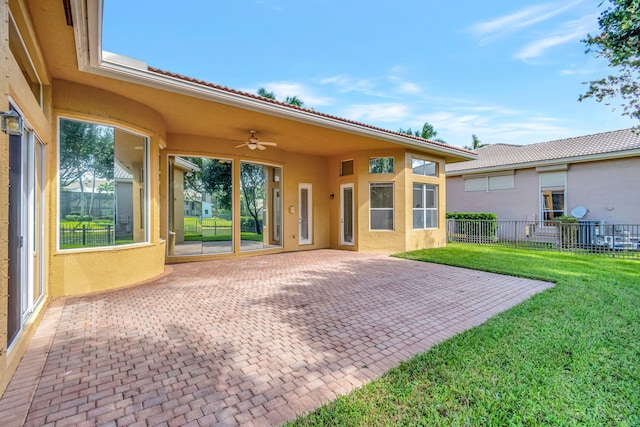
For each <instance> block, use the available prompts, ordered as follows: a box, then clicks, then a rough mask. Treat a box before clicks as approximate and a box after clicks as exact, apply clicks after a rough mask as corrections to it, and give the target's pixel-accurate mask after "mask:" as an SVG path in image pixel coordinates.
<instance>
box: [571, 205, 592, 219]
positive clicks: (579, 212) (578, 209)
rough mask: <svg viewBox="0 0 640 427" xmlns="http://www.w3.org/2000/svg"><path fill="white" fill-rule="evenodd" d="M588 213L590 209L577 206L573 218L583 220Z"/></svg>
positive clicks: (572, 213)
mask: <svg viewBox="0 0 640 427" xmlns="http://www.w3.org/2000/svg"><path fill="white" fill-rule="evenodd" d="M588 213H589V209H587V208H585V207H584V206H577V207H575V208H573V210H572V211H571V216H573V217H576V218H578V219H581V218H583V217H584V216H585V215H586V214H588Z"/></svg>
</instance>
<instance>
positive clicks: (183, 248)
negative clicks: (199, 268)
mask: <svg viewBox="0 0 640 427" xmlns="http://www.w3.org/2000/svg"><path fill="white" fill-rule="evenodd" d="M169 180H170V183H169V200H170V201H171V203H170V210H169V239H168V240H169V241H168V251H169V255H173V256H180V255H202V254H216V253H231V252H233V206H232V201H233V184H232V180H233V164H232V162H231V160H226V159H212V158H208V157H186V156H169Z"/></svg>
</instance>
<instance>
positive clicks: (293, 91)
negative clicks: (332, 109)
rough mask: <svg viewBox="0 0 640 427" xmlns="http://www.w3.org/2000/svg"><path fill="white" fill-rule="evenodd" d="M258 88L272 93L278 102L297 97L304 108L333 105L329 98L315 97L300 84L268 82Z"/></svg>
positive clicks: (311, 91)
mask: <svg viewBox="0 0 640 427" xmlns="http://www.w3.org/2000/svg"><path fill="white" fill-rule="evenodd" d="M260 87H264V88H265V89H266V90H267V91H268V92H273V93H274V94H275V95H276V99H278V100H280V101H283V100H284V99H285V98H286V97H287V96H297V97H298V98H300V99H301V100H302V101H303V102H304V106H305V107H309V108H316V107H319V106H325V105H332V104H333V102H332V100H331V98H329V97H326V96H317V95H315V93H314V91H313V90H312V89H310V88H308V87H307V86H305V85H303V84H301V83H293V82H269V83H262V84H260ZM247 92H251V93H255V92H256V91H255V90H248V91H247Z"/></svg>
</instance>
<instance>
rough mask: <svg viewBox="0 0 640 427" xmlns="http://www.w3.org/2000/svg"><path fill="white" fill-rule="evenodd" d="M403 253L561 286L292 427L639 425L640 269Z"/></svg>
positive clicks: (550, 256) (581, 259)
mask: <svg viewBox="0 0 640 427" xmlns="http://www.w3.org/2000/svg"><path fill="white" fill-rule="evenodd" d="M397 256H399V257H402V258H409V259H414V260H419V261H429V262H437V263H442V264H449V265H457V266H462V267H468V268H473V269H477V270H484V271H490V272H496V273H504V274H510V275H515V276H522V277H528V278H533V279H542V280H550V281H553V282H555V283H556V286H555V287H554V288H552V289H550V290H548V291H546V292H543V293H542V294H538V295H535V296H534V297H532V298H531V299H530V300H528V301H525V302H524V303H522V304H520V305H518V306H517V307H514V308H512V309H510V310H508V311H506V312H504V313H502V314H499V315H498V316H496V317H494V318H492V319H490V320H489V321H487V322H486V323H485V324H483V325H481V326H479V327H476V328H473V329H471V330H469V331H467V332H464V333H462V334H459V335H457V336H455V337H453V338H451V339H450V340H448V341H445V342H443V343H441V344H439V345H437V346H435V347H433V348H432V349H431V350H429V351H428V352H426V353H424V354H422V355H419V356H416V357H414V358H413V359H411V360H409V361H407V362H403V363H402V364H401V365H400V366H399V367H398V368H395V369H392V370H391V371H389V372H388V373H387V374H385V375H384V376H383V377H381V378H379V379H378V380H375V381H373V382H371V383H369V384H368V385H366V386H365V387H363V388H362V389H359V390H356V391H355V392H353V393H351V394H350V395H348V396H343V397H340V398H338V399H337V400H336V401H334V402H333V403H330V404H328V405H326V406H324V407H322V408H320V409H318V410H316V411H315V412H313V413H311V414H309V415H307V416H305V417H301V418H299V419H297V420H295V421H294V422H293V423H291V425H296V426H307V425H340V426H343V425H345V426H356V425H358V426H372V425H394V426H395V425H416V426H418V425H420V426H422V425H469V426H476V425H478V426H479V425H483V426H484V425H494V426H505V425H530V426H537V425H593V426H604V425H609V426H639V425H640V274H639V272H640V262H638V261H637V260H619V259H612V258H603V257H594V256H588V255H585V256H580V255H574V254H564V253H557V252H538V251H536V252H533V251H524V250H517V249H508V248H500V247H481V246H476V245H465V244H450V245H449V246H448V247H447V248H443V249H431V250H423V251H415V252H409V253H404V254H399V255H397ZM425 280H428V278H425Z"/></svg>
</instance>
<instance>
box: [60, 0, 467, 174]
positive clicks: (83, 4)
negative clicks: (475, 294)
mask: <svg viewBox="0 0 640 427" xmlns="http://www.w3.org/2000/svg"><path fill="white" fill-rule="evenodd" d="M71 7H72V13H73V27H74V38H75V44H76V56H77V61H78V69H79V70H81V71H83V72H87V73H92V74H96V75H100V76H103V77H107V78H111V79H117V80H121V81H126V82H129V83H134V84H138V85H145V86H148V87H152V88H157V89H160V90H163V91H168V92H173V93H177V94H181V95H185V96H188V97H192V98H198V99H201V100H205V101H210V102H215V103H219V104H224V105H228V106H232V107H236V108H241V109H244V110H250V111H254V112H257V113H261V114H266V115H270V116H274V117H279V118H283V119H286V120H291V121H296V122H300V123H305V124H309V125H312V126H319V127H324V128H328V129H332V130H335V131H339V132H346V133H349V134H353V135H358V136H361V137H365V138H372V139H376V140H379V141H384V142H388V143H392V144H395V145H399V146H403V147H406V148H410V149H416V150H419V151H426V150H428V151H429V152H432V153H434V154H437V155H440V156H442V157H444V158H445V160H446V161H447V162H460V161H466V160H474V159H476V158H477V155H476V154H475V153H474V152H471V151H468V150H465V149H462V148H459V147H454V146H449V145H446V144H441V143H437V142H433V141H427V140H424V139H421V138H416V137H412V136H408V135H402V134H399V133H396V132H393V131H388V130H384V129H379V128H375V127H372V126H368V125H365V124H362V123H357V122H353V121H349V120H346V119H341V118H339V117H334V116H329V115H325V114H321V113H318V112H315V111H312V110H306V109H301V108H294V107H291V106H288V105H285V104H282V103H277V102H267V101H266V100H262V99H259V98H257V97H252V96H248V94H242V93H239V92H237V91H232V90H223V89H221V88H216V87H212V86H210V85H205V84H202V83H200V82H197V81H192V80H190V79H181V78H177V77H174V76H171V75H168V73H167V74H162V73H158V72H155V71H152V70H150V69H149V68H148V66H147V64H146V63H145V62H143V61H139V60H136V59H132V58H128V57H124V56H121V55H117V54H114V53H110V52H105V51H103V50H102V21H103V13H102V11H103V0H71Z"/></svg>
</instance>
